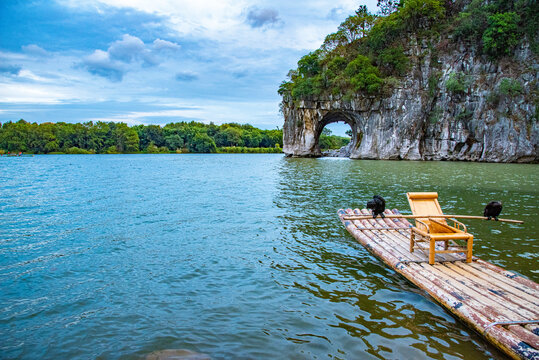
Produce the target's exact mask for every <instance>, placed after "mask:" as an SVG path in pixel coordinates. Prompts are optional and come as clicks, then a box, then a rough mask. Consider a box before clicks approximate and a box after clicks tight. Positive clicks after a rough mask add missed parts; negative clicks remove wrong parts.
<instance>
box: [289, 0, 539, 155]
mask: <svg viewBox="0 0 539 360" xmlns="http://www.w3.org/2000/svg"><path fill="white" fill-rule="evenodd" d="M381 3H382V9H383V10H384V11H385V13H386V14H388V15H385V16H374V15H372V14H370V13H369V12H368V11H367V9H366V8H365V7H360V8H359V9H358V11H356V13H355V14H354V15H351V16H350V17H349V18H347V19H346V20H345V21H344V22H343V23H342V24H341V26H340V27H339V29H338V31H337V32H336V33H334V34H330V35H328V36H327V37H326V40H325V41H324V44H323V45H322V46H321V48H320V49H318V50H316V51H314V52H312V53H310V54H308V55H306V56H304V57H303V58H302V59H300V60H299V62H298V68H297V69H294V70H291V71H290V73H289V81H285V82H283V83H282V85H281V87H280V89H279V93H280V94H281V95H282V96H283V102H282V111H283V114H284V118H285V123H284V127H283V131H284V147H283V150H284V152H285V153H286V154H287V155H289V156H320V155H321V152H320V149H319V146H318V139H319V136H320V134H321V132H322V130H323V128H324V127H325V126H326V125H327V124H329V123H332V122H338V121H344V122H346V123H348V124H349V125H350V126H351V128H352V141H351V143H350V145H349V147H348V148H347V149H345V150H346V151H342V153H346V154H349V157H351V158H355V159H409V160H467V161H488V162H537V161H538V155H537V147H538V141H539V124H538V117H539V108H538V102H539V100H538V93H539V87H538V86H539V64H538V61H537V59H538V53H539V44H538V32H539V27H538V24H539V20H538V17H539V7H538V5H537V2H536V1H531V0H530V1H527V0H523V1H501V0H500V1H489V2H486V1H480V0H473V1H438V0H427V1H416V0H408V1H406V0H404V1H401V2H400V4H396V3H395V2H394V1H381Z"/></svg>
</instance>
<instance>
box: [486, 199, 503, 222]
mask: <svg viewBox="0 0 539 360" xmlns="http://www.w3.org/2000/svg"><path fill="white" fill-rule="evenodd" d="M501 212H502V202H501V201H491V202H489V203H488V204H487V206H485V211H484V212H483V216H484V217H486V218H487V220H490V219H491V218H494V220H496V221H498V216H499V215H500V213H501Z"/></svg>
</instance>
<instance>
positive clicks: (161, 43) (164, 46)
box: [153, 39, 181, 51]
mask: <svg viewBox="0 0 539 360" xmlns="http://www.w3.org/2000/svg"><path fill="white" fill-rule="evenodd" d="M153 48H154V50H157V51H160V50H172V51H177V50H180V48H181V46H180V45H178V44H176V43H174V42H171V41H166V40H161V39H155V40H154V41H153Z"/></svg>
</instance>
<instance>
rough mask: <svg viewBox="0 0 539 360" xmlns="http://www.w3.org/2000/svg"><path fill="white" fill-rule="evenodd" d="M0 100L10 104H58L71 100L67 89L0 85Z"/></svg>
mask: <svg viewBox="0 0 539 360" xmlns="http://www.w3.org/2000/svg"><path fill="white" fill-rule="evenodd" d="M0 98H1V99H2V102H4V103H10V104H59V103H62V102H64V101H65V100H68V99H72V98H73V95H72V94H70V93H69V92H68V90H67V89H63V88H61V87H55V86H40V85H36V84H22V83H0Z"/></svg>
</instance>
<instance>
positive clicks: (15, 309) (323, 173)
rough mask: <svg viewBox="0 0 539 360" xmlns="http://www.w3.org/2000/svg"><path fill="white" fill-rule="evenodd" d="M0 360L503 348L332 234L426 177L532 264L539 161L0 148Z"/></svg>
mask: <svg viewBox="0 0 539 360" xmlns="http://www.w3.org/2000/svg"><path fill="white" fill-rule="evenodd" d="M0 180H1V181H0V210H1V211H0V288H1V293H0V339H1V340H0V358H2V359H11V358H21V359H37V358H39V359H94V358H99V359H118V358H127V359H131V358H132V359H137V358H144V356H145V355H146V354H148V353H150V352H152V351H155V350H160V349H175V348H183V349H189V350H193V351H198V352H202V353H206V354H209V355H210V356H211V357H212V358H214V359H275V358H290V359H314V358H318V359H321V358H323V359H326V358H335V359H359V358H361V359H377V358H378V359H404V358H414V359H431V358H432V359H462V358H467V359H469V358H473V359H487V358H495V359H498V358H500V359H501V358H503V355H501V354H500V353H498V352H497V350H495V349H494V348H493V347H492V346H490V345H489V344H488V343H486V342H485V341H483V340H482V338H480V337H479V336H478V335H476V334H475V333H473V332H472V331H470V330H468V329H467V328H466V327H465V326H464V325H462V324H461V323H459V322H458V321H456V320H455V319H454V318H453V317H452V316H451V315H449V314H448V313H447V312H446V311H444V310H443V309H442V308H441V307H440V306H438V305H437V304H436V303H434V302H433V301H432V299H431V298H429V297H428V296H427V295H426V294H425V293H424V292H423V291H421V290H418V289H416V288H415V287H414V286H413V285H411V284H410V283H408V282H407V281H406V280H404V279H403V278H402V277H401V276H399V275H398V274H396V273H395V272H394V271H392V270H390V269H388V268H387V267H385V266H384V264H383V263H381V262H380V261H379V260H377V259H376V258H375V257H373V256H372V255H371V254H370V253H369V252H368V251H366V250H365V249H364V248H363V247H362V246H360V245H359V244H357V243H356V241H355V240H354V239H353V238H352V237H351V236H350V235H349V234H348V233H347V232H346V231H345V229H344V227H343V226H342V224H341V223H340V221H339V219H338V217H337V215H336V211H337V210H338V209H339V208H343V207H364V204H365V203H366V201H367V200H368V199H369V198H371V197H372V195H374V194H381V195H383V196H384V197H385V198H386V201H387V203H388V205H389V207H390V208H398V209H400V210H401V211H402V212H406V213H409V208H408V204H407V201H406V196H405V193H406V192H407V191H438V192H439V194H440V202H441V205H442V208H443V210H444V211H445V212H446V213H464V214H476V215H481V213H482V209H483V207H484V204H486V202H488V201H490V200H502V201H504V211H503V213H502V215H503V217H506V218H518V219H522V220H524V221H526V224H525V225H513V224H507V223H495V222H486V221H478V220H470V221H467V222H466V224H467V225H468V228H469V230H470V231H471V232H473V233H474V234H475V235H476V239H477V241H476V242H475V243H474V255H477V256H479V257H481V258H483V259H486V260H490V261H492V262H493V263H495V264H498V265H501V266H503V267H506V268H508V269H510V270H514V271H517V272H519V273H521V274H523V275H524V276H527V277H529V278H531V279H533V280H535V281H538V278H539V269H538V267H537V257H538V256H539V255H538V254H539V251H538V243H537V235H536V234H537V233H538V230H539V228H538V226H537V224H536V219H537V216H538V213H539V211H538V205H539V201H538V200H539V186H537V184H538V183H539V181H538V180H539V166H537V165H518V164H477V163H449V162H404V161H402V162H389V161H351V160H348V159H287V158H284V157H282V156H281V155H258V154H257V155H236V154H233V155H82V156H76V155H72V156H35V157H31V158H0Z"/></svg>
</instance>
